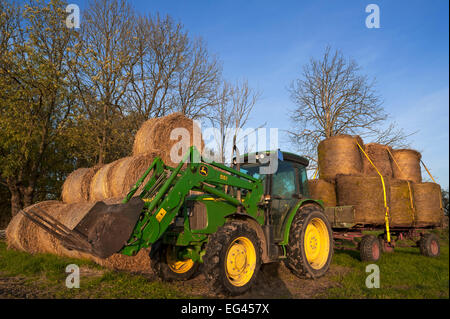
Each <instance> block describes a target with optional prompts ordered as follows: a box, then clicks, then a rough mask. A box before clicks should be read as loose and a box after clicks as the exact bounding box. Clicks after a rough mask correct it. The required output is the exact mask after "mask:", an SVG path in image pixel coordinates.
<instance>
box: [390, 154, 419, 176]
mask: <svg viewBox="0 0 450 319" xmlns="http://www.w3.org/2000/svg"><path fill="white" fill-rule="evenodd" d="M392 156H393V159H392V161H393V163H392V169H393V172H394V178H397V179H404V180H410V181H413V182H414V183H421V182H422V174H421V169H420V158H421V155H420V153H419V152H417V151H415V150H410V149H399V150H393V151H392Z"/></svg>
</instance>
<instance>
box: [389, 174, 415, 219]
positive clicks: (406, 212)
mask: <svg viewBox="0 0 450 319" xmlns="http://www.w3.org/2000/svg"><path fill="white" fill-rule="evenodd" d="M408 183H409V185H408ZM389 184H390V201H389V215H390V221H389V224H390V225H391V226H392V227H411V226H413V225H414V222H415V220H416V216H415V215H416V213H415V209H414V198H413V196H412V187H413V186H412V183H411V182H409V181H404V180H398V179H391V180H390V183H389Z"/></svg>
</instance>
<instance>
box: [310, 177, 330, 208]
mask: <svg viewBox="0 0 450 319" xmlns="http://www.w3.org/2000/svg"><path fill="white" fill-rule="evenodd" d="M308 188H309V195H310V197H311V198H313V199H321V200H323V202H324V205H325V207H334V206H336V190H335V188H334V184H332V183H328V182H327V181H324V180H322V179H313V180H309V181H308Z"/></svg>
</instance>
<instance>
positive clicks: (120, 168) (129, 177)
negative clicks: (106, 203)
mask: <svg viewBox="0 0 450 319" xmlns="http://www.w3.org/2000/svg"><path fill="white" fill-rule="evenodd" d="M157 156H159V154H158V153H157V152H154V151H151V150H150V152H148V153H146V154H145V155H138V156H130V157H125V158H121V159H119V160H117V161H116V162H117V163H116V164H115V165H114V167H113V168H112V170H111V174H110V184H109V186H110V192H109V193H110V194H111V196H114V197H125V196H126V195H127V194H128V192H129V191H130V190H131V188H132V187H133V186H134V185H135V184H136V182H137V181H138V180H139V178H141V177H142V175H144V173H145V171H146V170H147V169H148V168H149V167H150V165H151V164H152V162H153V160H154V159H155V157H157ZM149 178H150V176H148V177H147V179H146V180H144V183H142V186H141V188H140V189H142V187H143V186H144V185H145V182H146V181H147V180H148V179H149ZM138 193H139V190H138V192H137V193H136V194H138Z"/></svg>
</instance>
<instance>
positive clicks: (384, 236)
mask: <svg viewBox="0 0 450 319" xmlns="http://www.w3.org/2000/svg"><path fill="white" fill-rule="evenodd" d="M325 215H326V216H327V218H328V221H329V222H330V224H331V227H332V229H333V239H334V247H335V249H352V250H358V251H359V254H360V257H361V260H362V261H377V260H379V259H380V257H381V254H382V253H393V252H394V250H395V247H408V246H409V247H418V248H419V249H420V253H421V254H422V255H424V256H427V257H438V256H439V255H440V242H439V237H438V236H437V235H436V234H434V233H432V232H431V231H432V230H435V229H440V228H442V225H439V226H421V227H385V225H366V224H363V223H359V222H358V221H357V220H356V219H355V208H354V207H353V206H337V207H326V208H325ZM368 231H376V232H381V231H383V233H381V234H378V235H373V234H367V233H366V232H368ZM406 240H409V241H413V242H414V244H413V245H411V244H407V243H405V241H406ZM345 243H350V244H351V247H348V246H347V245H345Z"/></svg>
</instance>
